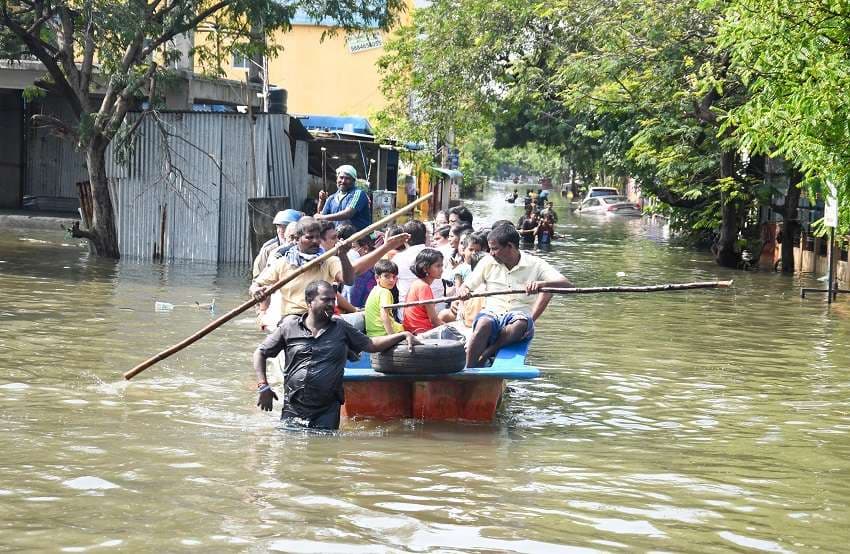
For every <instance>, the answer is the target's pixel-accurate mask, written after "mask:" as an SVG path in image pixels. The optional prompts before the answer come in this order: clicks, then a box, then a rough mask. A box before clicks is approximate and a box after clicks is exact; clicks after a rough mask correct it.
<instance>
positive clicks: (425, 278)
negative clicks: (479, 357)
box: [402, 248, 454, 333]
mask: <svg viewBox="0 0 850 554" xmlns="http://www.w3.org/2000/svg"><path fill="white" fill-rule="evenodd" d="M410 270H411V271H412V272H413V274H414V275H416V276H417V277H418V279H416V280H415V281H414V282H413V284H412V285H410V289H409V290H408V291H407V296H406V297H405V299H404V301H405V302H415V301H417V300H431V299H433V298H434V292H433V291H432V290H431V283H433V282H434V281H435V280H437V279H441V278H442V276H443V255H442V254H441V253H440V252H439V251H437V250H434V249H433V248H425V249H423V250H422V251H421V252H420V253H419V254H417V255H416V261H415V262H414V263H413V266H411V268H410ZM445 312H449V310H443V312H441V313H440V314H438V313H437V307H436V305H435V304H426V305H424V306H408V307H406V308H405V309H404V315H403V318H402V324H403V325H404V329H405V330H406V331H410V332H411V333H422V332H424V331H429V330H431V329H433V328H434V327H436V326H438V325H441V324H443V323H445V322H448V321H453V320H454V318H453V317H451V316H450V315H449V314H448V313H445Z"/></svg>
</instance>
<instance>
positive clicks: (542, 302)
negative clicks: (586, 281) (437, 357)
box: [458, 224, 573, 367]
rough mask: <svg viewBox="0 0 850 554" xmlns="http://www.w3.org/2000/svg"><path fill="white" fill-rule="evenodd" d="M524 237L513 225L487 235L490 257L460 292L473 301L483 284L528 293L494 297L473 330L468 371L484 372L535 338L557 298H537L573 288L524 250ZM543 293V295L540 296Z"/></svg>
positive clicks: (479, 316) (480, 264)
mask: <svg viewBox="0 0 850 554" xmlns="http://www.w3.org/2000/svg"><path fill="white" fill-rule="evenodd" d="M519 241H520V238H519V233H518V232H517V230H516V228H515V227H514V226H513V225H510V224H500V225H498V226H496V227H494V228H493V230H492V231H490V233H488V235H487V244H488V245H489V246H490V255H489V256H487V257H485V258H484V259H482V260H481V261H480V262H479V263H478V265H477V266H476V268H475V270H474V271H473V272H472V273H471V274H470V275H469V277H467V279H466V280H465V281H464V283H463V285H461V286H460V288H459V289H458V295H459V296H466V297H467V298H468V296H469V294H470V291H474V290H476V289H477V288H478V287H479V286H481V285H483V289H484V290H485V291H500V290H508V289H513V288H524V289H525V291H526V294H525V295H521V294H504V295H496V296H488V297H487V300H486V301H485V305H484V309H483V310H482V311H481V312H480V313H479V314H478V316H477V317H476V318H475V321H474V323H473V325H472V337H471V338H470V339H469V342H468V343H467V351H466V367H482V366H483V365H485V363H486V362H487V360H488V359H489V358H491V357H492V356H494V355H495V354H496V352H498V351H499V349H500V348H502V347H503V346H505V345H508V344H512V343H515V342H519V341H522V340H526V339H530V338H531V337H532V336H533V335H534V322H535V321H536V320H537V318H539V317H540V315H541V314H543V311H544V310H545V309H546V306H547V305H548V304H549V300H551V298H552V294H551V293H537V291H538V290H539V289H540V288H542V287H572V286H573V284H572V283H571V282H570V280H569V279H567V278H566V277H564V276H563V275H561V273H559V272H558V271H557V270H556V269H555V268H553V267H552V266H551V265H549V263H547V262H546V261H545V260H542V259H540V258H538V257H536V256H532V255H531V254H529V253H528V252H522V251H521V250H520V249H519ZM535 293H537V294H535Z"/></svg>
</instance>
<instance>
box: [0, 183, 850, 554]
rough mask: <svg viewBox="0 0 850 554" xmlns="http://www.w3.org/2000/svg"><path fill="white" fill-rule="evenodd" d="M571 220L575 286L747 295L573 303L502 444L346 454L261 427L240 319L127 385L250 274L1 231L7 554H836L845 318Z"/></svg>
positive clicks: (849, 391) (564, 260)
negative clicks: (116, 254)
mask: <svg viewBox="0 0 850 554" xmlns="http://www.w3.org/2000/svg"><path fill="white" fill-rule="evenodd" d="M502 195H503V193H501V192H494V193H493V194H492V195H491V196H490V197H489V198H488V199H485V200H479V201H473V202H471V205H472V207H473V209H474V212H475V213H476V216H477V217H478V219H480V220H494V219H499V218H502V217H509V218H511V219H515V218H516V217H517V216H518V215H519V212H520V210H521V208H520V207H515V206H512V205H508V204H505V203H503V202H502V200H501V197H502ZM560 213H561V222H560V224H559V225H558V228H557V231H558V232H559V233H560V235H561V237H560V238H558V239H557V240H555V242H554V244H553V246H552V248H551V249H550V250H548V251H546V252H541V255H542V256H543V257H545V258H546V259H548V260H549V261H550V262H552V263H553V264H554V265H555V266H556V267H558V268H559V269H561V270H562V271H563V272H564V273H565V274H567V275H569V276H570V277H571V279H573V281H574V282H575V283H576V284H578V285H580V286H593V285H607V284H638V283H663V282H683V281H692V280H709V279H714V278H720V279H727V278H734V279H735V287H734V289H732V290H726V291H691V292H680V293H664V294H633V295H593V296H590V295H588V296H581V297H559V298H556V299H555V300H554V301H553V303H552V304H551V305H550V308H549V310H548V311H547V312H546V314H545V315H544V316H543V318H542V319H541V321H540V322H539V324H538V335H537V337H536V338H535V341H534V343H533V346H532V349H531V354H530V361H531V363H533V364H535V365H537V366H539V367H540V368H541V370H542V377H541V378H540V379H537V380H534V381H521V382H513V383H511V384H510V390H509V395H508V401H507V402H506V405H505V406H504V408H503V410H502V411H501V412H500V414H499V417H498V420H497V421H496V422H495V423H493V424H492V425H463V424H457V425H452V424H424V423H422V422H418V421H412V420H411V421H397V422H374V421H367V420H359V421H348V422H345V423H344V425H343V428H342V429H341V431H340V432H339V433H337V434H333V435H329V436H315V435H307V434H300V433H292V432H287V431H284V430H281V429H280V428H279V424H278V420H277V414H268V413H261V412H259V411H258V410H257V408H256V406H255V402H256V399H255V394H254V392H253V389H254V387H255V385H254V376H253V374H252V371H251V369H250V359H251V352H252V350H253V348H254V347H255V346H256V344H257V343H258V342H259V341H260V340H261V338H262V336H261V335H260V334H259V333H258V332H257V331H256V330H255V328H254V327H253V323H252V321H251V319H250V318H249V317H247V316H245V317H241V318H238V319H237V320H236V321H234V322H231V323H229V324H227V325H226V326H225V327H224V328H222V329H220V330H219V331H217V332H216V333H214V334H212V335H210V336H209V337H208V338H206V339H204V340H203V341H201V342H199V343H197V344H196V345H194V346H192V347H190V348H189V349H187V350H185V351H183V352H181V353H180V354H178V355H175V356H173V357H172V358H169V359H168V360H166V361H164V362H161V363H160V364H158V365H157V366H154V367H152V368H151V369H149V370H147V371H146V372H144V373H142V374H141V375H139V376H138V377H136V378H135V379H134V380H133V381H131V382H125V381H123V380H122V378H121V373H122V372H123V371H126V370H127V369H129V368H130V367H133V366H134V365H136V364H137V363H139V362H140V361H141V360H143V359H145V358H146V357H148V356H149V355H152V354H154V353H156V352H158V351H159V350H161V349H163V348H164V347H166V346H169V345H171V344H173V343H175V342H177V341H178V340H180V339H182V338H183V337H184V336H186V335H188V334H190V333H191V332H193V331H195V330H197V329H198V328H200V327H201V326H203V325H204V324H206V323H207V322H209V321H210V320H211V318H212V317H213V315H212V314H211V313H210V312H209V311H208V310H205V309H198V308H196V307H193V305H194V303H196V302H197V303H199V304H206V303H209V302H211V301H212V300H213V299H215V302H216V309H217V313H218V314H221V313H223V312H224V311H225V310H228V309H230V308H232V307H234V306H236V305H238V304H239V303H241V302H242V301H243V300H244V298H245V288H246V285H247V278H246V271H245V270H244V269H243V268H235V267H215V266H204V265H198V264H191V265H188V264H187V265H182V264H172V265H156V264H150V263H146V262H145V263H141V262H134V261H131V260H125V261H122V262H120V263H118V264H115V263H111V262H104V261H97V260H94V259H92V258H90V257H89V256H88V255H87V254H86V251H85V249H84V248H82V247H81V246H80V245H79V244H77V243H76V242H73V241H70V240H66V239H64V238H63V237H62V235H61V234H59V233H45V232H39V233H35V232H14V231H11V232H10V231H4V232H3V234H2V236H0V368H2V372H0V452H2V455H1V456H0V550H25V551H32V550H38V551H42V550H45V551H62V552H87V551H95V552H106V551H110V550H113V551H119V550H120V551H161V552H173V551H214V552H243V551H248V552H264V551H274V552H277V551H280V552H344V553H346V554H353V553H361V552H546V553H550V552H584V551H609V552H616V551H636V550H639V551H645V550H654V551H694V552H696V551H698V552H704V551H737V552H751V551H766V552H806V551H811V550H815V549H820V550H826V551H839V550H843V547H844V546H845V545H846V543H847V542H848V540H850V530H848V526H847V522H848V521H850V435H849V434H848V432H850V372H849V371H848V368H850V349H848V345H850V305H848V300H847V299H844V298H839V301H838V303H837V304H836V305H834V306H833V307H832V308H828V307H827V305H826V304H825V302H824V300H823V299H822V298H820V297H813V298H809V299H806V300H801V299H800V298H799V287H800V286H801V285H806V286H812V285H814V284H816V283H817V281H816V280H815V279H814V277H813V276H805V277H790V276H783V275H779V274H776V273H772V272H735V271H729V270H724V269H721V268H718V267H717V266H716V265H715V264H714V263H713V261H712V260H711V259H710V258H709V257H708V256H706V255H705V254H703V253H700V252H694V251H692V250H689V249H687V248H682V247H677V246H675V245H671V244H670V242H669V241H668V239H667V237H666V235H665V233H664V232H663V229H661V228H659V227H657V226H653V225H650V224H649V223H647V222H646V221H641V220H617V219H598V218H597V219H594V218H590V217H586V216H585V217H581V216H573V215H571V214H568V213H567V212H566V210H563V209H561V210H560ZM155 302H168V303H172V304H177V305H178V306H177V307H175V308H174V309H173V310H171V311H168V312H156V311H155V310H154V303H155Z"/></svg>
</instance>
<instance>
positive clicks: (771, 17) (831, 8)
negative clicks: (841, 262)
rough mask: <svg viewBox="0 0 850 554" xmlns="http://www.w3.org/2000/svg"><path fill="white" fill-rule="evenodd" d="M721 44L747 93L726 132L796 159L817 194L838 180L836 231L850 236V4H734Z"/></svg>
mask: <svg viewBox="0 0 850 554" xmlns="http://www.w3.org/2000/svg"><path fill="white" fill-rule="evenodd" d="M719 44H720V45H721V46H722V47H724V48H727V49H728V50H729V51H730V52H731V62H732V66H733V69H734V71H736V72H737V73H738V74H739V75H740V76H741V79H742V80H743V82H744V83H745V84H746V85H747V86H748V88H749V92H750V98H749V99H748V101H747V102H745V103H743V104H742V105H740V106H738V107H736V108H735V109H733V110H730V111H729V112H728V113H726V114H724V121H723V129H724V130H726V131H729V132H731V133H734V134H735V136H736V137H737V138H738V140H739V141H740V143H741V145H742V147H743V148H745V149H747V150H749V151H751V152H756V153H765V154H771V155H774V156H781V157H783V158H785V159H787V160H791V161H792V162H793V163H794V164H795V165H797V166H798V167H799V168H800V169H801V170H802V171H803V172H804V173H805V175H806V176H807V177H808V180H807V184H808V185H809V190H810V192H811V193H813V194H817V193H819V192H821V190H822V189H823V184H824V182H825V181H832V182H833V183H835V185H836V187H837V189H838V195H839V206H840V210H839V225H840V227H839V232H840V234H847V233H848V232H850V150H848V148H847V145H848V144H850V96H848V94H847V90H848V84H850V79H849V78H848V75H850V73H848V68H850V51H849V50H848V48H847V45H848V44H850V4H847V3H846V2H814V1H807V0H770V1H767V0H736V1H735V2H733V3H731V4H730V5H728V6H727V7H726V9H725V13H724V18H723V22H722V26H721V31H720V37H719Z"/></svg>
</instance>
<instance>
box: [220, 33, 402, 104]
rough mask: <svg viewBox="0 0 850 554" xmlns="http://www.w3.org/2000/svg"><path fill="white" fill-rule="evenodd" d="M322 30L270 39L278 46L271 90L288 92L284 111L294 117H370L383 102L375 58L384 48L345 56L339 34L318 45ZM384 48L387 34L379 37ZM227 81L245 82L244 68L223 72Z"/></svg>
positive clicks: (343, 37) (342, 37) (272, 61)
mask: <svg viewBox="0 0 850 554" xmlns="http://www.w3.org/2000/svg"><path fill="white" fill-rule="evenodd" d="M325 29H326V28H325V27H318V26H315V25H293V27H292V30H291V31H289V32H288V33H281V34H280V35H278V36H277V37H275V43H276V44H278V45H280V46H281V47H282V49H281V51H280V52H279V54H278V56H277V57H276V58H273V59H270V60H269V76H270V79H269V81H270V83H271V85H272V86H276V87H281V88H284V89H286V91H287V111H288V112H289V113H294V114H323V115H362V116H369V115H371V114H373V113H374V112H376V111H378V110H380V109H381V108H382V107H383V106H384V105H385V103H386V100H385V99H384V97H383V95H382V94H381V92H380V75H379V73H378V66H377V62H378V58H380V57H381V55H383V53H384V49H383V48H372V49H369V50H363V51H360V52H354V53H352V52H350V51H349V49H348V45H347V43H346V38H347V35H346V33H345V32H344V31H339V32H337V34H336V35H335V36H331V37H326V38H325V40H324V41H322V39H321V37H322V32H323V31H324V30H325ZM380 34H381V36H382V39H383V41H384V43H386V40H387V36H388V35H387V34H386V33H380ZM225 72H226V74H227V77H228V78H230V79H236V80H240V81H244V80H245V69H235V68H233V67H227V68H226V69H225Z"/></svg>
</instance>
